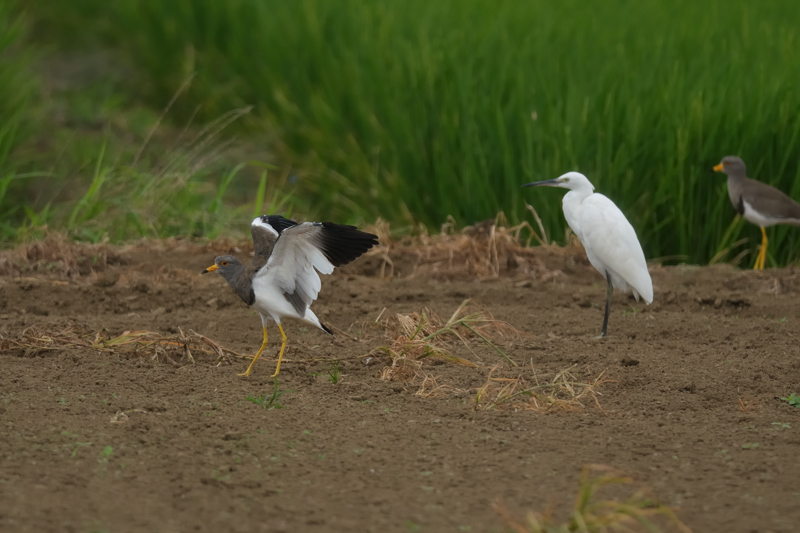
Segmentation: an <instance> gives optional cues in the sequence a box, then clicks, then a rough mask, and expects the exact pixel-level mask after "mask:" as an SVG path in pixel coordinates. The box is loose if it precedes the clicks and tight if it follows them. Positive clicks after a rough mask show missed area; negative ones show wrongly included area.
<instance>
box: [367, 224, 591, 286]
mask: <svg viewBox="0 0 800 533" xmlns="http://www.w3.org/2000/svg"><path fill="white" fill-rule="evenodd" d="M531 211H532V212H533V214H534V219H535V220H536V221H537V223H538V224H539V230H538V232H537V231H536V229H534V228H533V226H531V225H530V224H529V223H528V222H523V223H521V224H517V225H516V226H511V225H509V223H508V220H507V219H506V217H505V215H504V214H503V213H499V214H498V215H497V216H496V217H495V218H494V219H491V220H485V221H483V222H479V223H477V224H474V225H472V226H467V227H464V228H463V229H459V228H458V225H457V224H456V222H455V221H454V220H453V219H450V220H448V222H446V223H445V224H443V225H442V227H441V231H440V232H439V233H438V234H430V233H429V231H428V230H427V229H426V228H425V227H423V226H420V227H418V228H417V231H416V232H415V234H414V235H412V236H407V237H399V238H398V237H393V236H392V232H391V230H390V228H389V225H388V223H386V222H384V221H380V220H379V221H378V222H376V223H375V224H374V225H372V226H370V227H368V228H367V229H368V231H372V232H373V233H376V234H377V235H378V236H379V239H380V245H379V246H378V247H376V248H375V249H373V250H371V251H370V252H368V254H367V255H368V256H370V257H374V258H378V259H380V260H381V265H380V268H379V272H380V273H379V275H380V276H382V277H392V276H396V275H401V276H404V277H410V276H421V275H425V276H433V277H436V278H444V279H462V278H463V279H475V278H477V279H491V278H498V277H509V276H510V277H523V276H527V277H537V278H543V279H547V278H549V277H552V276H554V275H558V274H559V272H558V270H557V269H552V268H550V267H548V264H547V259H548V257H552V256H557V257H559V258H560V259H561V260H563V259H564V258H565V257H568V256H569V257H576V258H578V260H579V261H586V257H585V253H584V252H583V248H582V246H581V245H580V243H579V242H578V241H577V239H572V238H570V236H569V235H568V242H570V245H569V246H566V247H559V246H555V245H552V244H549V243H548V241H547V237H546V235H545V232H544V228H542V226H541V221H540V220H539V218H538V215H536V212H535V211H534V210H533V209H532V208H531ZM533 241H536V242H537V243H538V244H539V246H536V247H532V246H530V245H531V243H532V242H533ZM401 258H402V259H403V261H402V264H403V265H404V266H406V265H409V264H411V265H412V270H403V271H401V270H400V267H399V266H397V267H396V265H400V264H401V262H400V261H398V259H401ZM409 258H413V260H412V261H409Z"/></svg>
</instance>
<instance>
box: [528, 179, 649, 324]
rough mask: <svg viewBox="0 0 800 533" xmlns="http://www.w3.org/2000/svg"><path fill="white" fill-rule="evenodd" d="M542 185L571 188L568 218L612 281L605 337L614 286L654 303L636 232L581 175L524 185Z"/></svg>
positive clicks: (566, 200)
mask: <svg viewBox="0 0 800 533" xmlns="http://www.w3.org/2000/svg"><path fill="white" fill-rule="evenodd" d="M539 186H549V187H562V188H564V189H569V192H568V193H567V194H565V195H564V200H563V202H562V205H563V207H564V218H566V219H567V224H569V227H570V228H572V231H573V232H574V233H575V235H577V236H578V239H580V241H581V243H583V247H584V248H585V249H586V255H587V256H588V257H589V262H590V263H592V266H594V267H595V268H596V269H597V271H598V272H600V274H602V275H603V277H605V278H606V280H607V281H608V291H607V293H606V312H605V316H604V317H603V329H602V332H601V333H600V336H601V337H605V336H606V333H607V332H608V311H609V307H610V305H611V295H612V294H613V292H614V287H616V288H618V289H620V290H621V291H623V292H633V296H634V297H635V298H636V301H639V297H641V298H642V299H643V300H644V301H645V303H647V304H648V305H650V303H651V302H652V301H653V282H652V280H651V279H650V273H649V272H648V271H647V263H646V262H645V259H644V252H643V251H642V246H641V245H640V244H639V239H637V238H636V232H635V231H634V229H633V226H631V224H630V222H628V219H627V218H625V215H623V214H622V211H620V210H619V208H618V207H617V206H616V205H615V204H614V202H612V201H611V200H609V199H608V198H607V197H605V196H603V195H602V194H599V193H595V192H594V185H592V184H591V182H590V181H589V180H588V179H587V178H586V176H584V175H583V174H581V173H579V172H567V173H566V174H564V175H563V176H560V177H558V178H556V179H552V180H547V181H537V182H534V183H526V184H525V185H523V187H539Z"/></svg>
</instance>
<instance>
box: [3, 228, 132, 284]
mask: <svg viewBox="0 0 800 533" xmlns="http://www.w3.org/2000/svg"><path fill="white" fill-rule="evenodd" d="M123 263H124V261H123V258H122V256H121V255H120V254H119V253H118V251H117V250H115V249H114V248H112V247H110V246H108V245H105V244H84V243H73V242H69V241H68V240H67V239H66V238H65V237H63V236H60V235H58V234H51V235H50V236H48V237H47V238H46V239H44V240H42V241H38V242H34V243H32V244H26V245H22V246H19V247H17V248H15V249H13V250H7V251H4V252H0V275H4V276H10V275H12V276H18V275H20V274H26V273H27V274H29V273H34V272H35V273H42V274H51V275H54V276H59V277H67V278H77V277H80V276H87V275H89V274H92V273H94V272H102V271H104V270H105V269H106V267H108V266H109V265H119V264H123Z"/></svg>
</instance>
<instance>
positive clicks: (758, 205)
mask: <svg viewBox="0 0 800 533" xmlns="http://www.w3.org/2000/svg"><path fill="white" fill-rule="evenodd" d="M714 172H724V173H725V174H727V175H728V196H730V197H731V202H732V203H733V207H734V209H736V211H738V212H739V214H740V215H742V216H743V217H744V218H745V219H746V220H748V221H750V222H752V223H753V224H755V225H756V226H758V227H760V228H761V249H760V250H759V251H758V256H757V257H756V262H755V265H753V268H754V269H755V270H763V269H764V264H765V263H766V261H767V242H768V241H767V231H766V230H765V229H764V228H768V227H770V226H774V225H775V224H791V225H793V226H800V204H798V203H797V202H795V201H794V200H792V199H791V198H789V197H788V196H787V195H785V194H784V193H783V192H782V191H779V190H778V189H776V188H775V187H771V186H770V185H767V184H766V183H762V182H760V181H756V180H753V179H750V178H748V177H747V167H746V166H745V164H744V161H742V159H741V158H740V157H736V156H735V155H729V156H726V157H723V158H722V161H721V162H720V164H719V165H717V166H715V167H714Z"/></svg>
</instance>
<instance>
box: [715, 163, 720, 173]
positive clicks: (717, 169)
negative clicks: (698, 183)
mask: <svg viewBox="0 0 800 533" xmlns="http://www.w3.org/2000/svg"><path fill="white" fill-rule="evenodd" d="M714 172H722V163H720V164H719V165H717V166H715V167H714Z"/></svg>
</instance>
